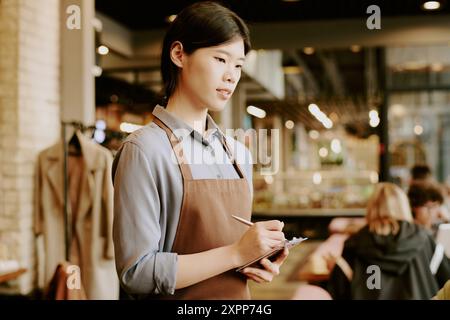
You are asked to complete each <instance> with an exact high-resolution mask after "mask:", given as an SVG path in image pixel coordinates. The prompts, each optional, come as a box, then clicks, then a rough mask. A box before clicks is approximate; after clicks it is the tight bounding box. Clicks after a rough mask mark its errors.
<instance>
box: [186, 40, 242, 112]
mask: <svg viewBox="0 0 450 320" xmlns="http://www.w3.org/2000/svg"><path fill="white" fill-rule="evenodd" d="M244 52H245V51H244V42H243V40H242V38H236V40H232V41H230V42H227V43H224V44H221V45H218V46H215V47H207V48H201V49H197V50H196V51H194V52H193V53H192V54H190V55H185V56H184V59H185V60H184V62H183V68H182V69H181V70H180V79H179V80H180V81H179V87H180V89H181V90H182V91H183V93H184V94H185V95H187V96H188V97H189V99H190V100H191V101H193V103H194V104H195V105H196V106H199V107H200V108H207V109H209V110H211V111H221V110H222V109H223V108H224V107H225V104H226V102H227V101H228V100H229V99H230V98H231V95H232V94H233V92H234V89H235V88H236V85H237V84H238V81H239V79H240V78H241V68H242V65H243V63H244V59H245V53H244Z"/></svg>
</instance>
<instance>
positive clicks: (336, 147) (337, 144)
mask: <svg viewBox="0 0 450 320" xmlns="http://www.w3.org/2000/svg"><path fill="white" fill-rule="evenodd" d="M331 151H333V152H334V153H341V151H342V145H341V141H340V140H339V139H333V140H332V141H331Z"/></svg>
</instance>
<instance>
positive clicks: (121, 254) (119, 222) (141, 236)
mask: <svg viewBox="0 0 450 320" xmlns="http://www.w3.org/2000/svg"><path fill="white" fill-rule="evenodd" d="M113 180H114V223H113V239H114V249H115V259H116V268H117V273H118V276H119V279H120V283H121V285H122V287H123V289H124V290H125V291H126V292H127V293H129V294H173V293H174V292H175V284H176V270H177V254H176V253H170V252H160V251H159V242H160V239H161V230H160V224H159V221H160V214H161V211H160V210H161V204H160V200H159V199H160V197H159V195H158V189H157V184H156V182H155V179H154V173H152V170H151V166H150V163H149V161H148V159H147V158H146V155H145V154H144V153H143V151H142V150H141V149H140V147H139V146H138V145H137V144H135V143H132V142H126V143H125V144H124V145H123V146H122V148H121V150H120V151H119V153H118V154H117V156H116V159H115V164H114V166H113Z"/></svg>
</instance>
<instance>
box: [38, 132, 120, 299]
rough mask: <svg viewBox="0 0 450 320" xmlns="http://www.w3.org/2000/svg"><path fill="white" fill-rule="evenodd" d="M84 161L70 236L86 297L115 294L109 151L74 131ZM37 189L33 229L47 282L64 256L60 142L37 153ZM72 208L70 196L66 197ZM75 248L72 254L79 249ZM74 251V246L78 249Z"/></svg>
mask: <svg viewBox="0 0 450 320" xmlns="http://www.w3.org/2000/svg"><path fill="white" fill-rule="evenodd" d="M77 136H78V139H79V140H80V145H81V151H82V157H83V161H84V166H83V169H82V171H81V172H82V174H81V177H80V185H79V190H80V193H79V195H78V205H77V207H78V210H77V212H76V213H75V216H76V217H77V219H76V222H75V225H74V228H75V232H74V234H73V236H74V237H75V238H74V239H77V240H78V243H79V253H80V254H79V257H77V259H79V261H77V263H79V264H80V269H81V279H82V284H83V286H84V288H85V290H86V294H87V296H88V298H89V299H102V300H103V299H117V298H118V296H119V285H118V283H119V282H118V278H117V273H116V269H115V263H114V248H113V242H112V222H113V221H112V220H113V186H112V181H111V165H112V155H111V153H110V152H109V150H107V149H106V148H104V147H102V146H100V145H97V144H96V143H94V142H92V141H90V140H89V139H88V138H86V137H85V136H83V135H82V134H81V133H77ZM35 190H36V194H35V224H34V226H35V232H36V235H37V236H39V235H42V238H43V250H41V251H43V253H40V252H39V250H38V257H37V258H38V274H39V271H40V272H41V273H42V274H41V275H40V277H39V276H38V278H40V279H41V283H40V285H41V286H45V287H46V286H48V284H49V282H50V280H51V278H52V276H53V274H54V273H55V270H56V268H57V266H58V264H59V263H60V262H62V261H64V260H66V259H65V235H64V210H63V208H64V207H63V206H64V204H63V198H64V178H63V145H62V143H61V142H59V143H57V144H56V145H54V146H52V147H50V148H48V149H46V150H44V151H42V152H41V153H40V155H39V158H38V163H37V172H36V188H35ZM67 207H68V210H70V208H71V206H70V201H68V206H67ZM74 251H77V250H73V247H72V254H71V258H72V257H73V255H74V254H75V255H77V254H76V252H74ZM77 252H78V251H77Z"/></svg>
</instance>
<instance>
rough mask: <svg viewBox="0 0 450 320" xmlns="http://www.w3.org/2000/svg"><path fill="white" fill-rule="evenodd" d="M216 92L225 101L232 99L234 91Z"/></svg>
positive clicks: (223, 90) (220, 90) (218, 90)
mask: <svg viewBox="0 0 450 320" xmlns="http://www.w3.org/2000/svg"><path fill="white" fill-rule="evenodd" d="M216 91H217V93H218V95H219V97H220V98H222V99H224V100H227V99H228V98H230V96H231V93H232V91H231V90H228V89H217V90H216Z"/></svg>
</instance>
